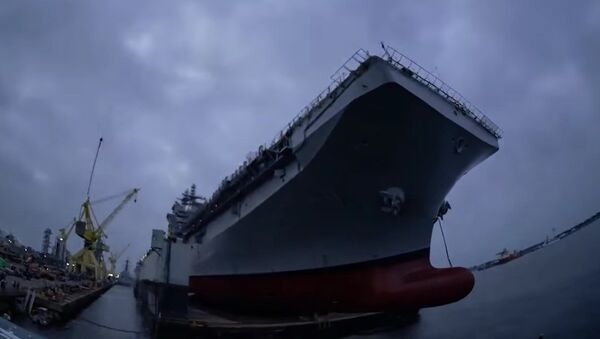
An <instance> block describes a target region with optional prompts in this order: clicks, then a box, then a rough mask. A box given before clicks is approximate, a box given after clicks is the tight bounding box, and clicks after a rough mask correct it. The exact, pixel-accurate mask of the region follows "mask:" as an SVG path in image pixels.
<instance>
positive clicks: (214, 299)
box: [190, 251, 475, 313]
mask: <svg viewBox="0 0 600 339" xmlns="http://www.w3.org/2000/svg"><path fill="white" fill-rule="evenodd" d="M427 252H428V251H427ZM415 255H417V254H415ZM474 282H475V279H474V277H473V274H472V273H471V272H470V271H469V270H467V269H465V268H460V267H455V268H442V269H437V268H433V267H432V266H431V264H430V263H429V254H428V253H427V255H425V256H424V254H422V253H421V254H418V257H416V258H415V257H414V255H411V258H406V257H404V259H393V260H389V259H388V260H385V261H381V262H369V263H364V264H359V265H349V266H341V267H337V268H329V269H317V270H306V271H295V272H282V273H268V274H250V275H235V276H192V277H190V290H191V292H193V293H194V300H196V301H198V302H200V303H203V304H207V305H213V306H217V307H223V308H227V309H243V310H247V311H263V312H264V311H278V312H290V313H303V312H311V313H312V312H379V311H388V312H411V311H416V310H419V309H420V308H423V307H432V306H439V305H444V304H448V303H452V302H455V301H458V300H460V299H462V298H464V297H465V296H467V295H468V294H469V293H470V292H471V290H472V289H473V285H474Z"/></svg>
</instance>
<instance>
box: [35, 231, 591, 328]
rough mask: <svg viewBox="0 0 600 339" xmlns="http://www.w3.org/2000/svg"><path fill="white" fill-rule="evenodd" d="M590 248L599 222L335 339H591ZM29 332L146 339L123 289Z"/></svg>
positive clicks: (132, 302)
mask: <svg viewBox="0 0 600 339" xmlns="http://www.w3.org/2000/svg"><path fill="white" fill-rule="evenodd" d="M598 243H600V221H599V222H596V223H595V224H593V225H590V226H589V227H587V228H586V229H583V230H581V231H579V232H578V233H577V234H574V235H573V236H571V237H568V238H565V239H564V240H561V241H559V242H557V243H554V244H553V245H551V246H549V247H547V248H545V249H543V250H540V251H538V252H535V253H532V254H530V255H527V256H525V257H522V258H520V259H517V260H515V261H512V262H510V263H508V264H506V265H503V266H498V267H494V268H492V269H489V270H487V271H482V272H476V274H475V277H476V283H475V288H474V290H473V292H472V293H471V295H469V296H468V297H467V298H466V299H464V300H462V301H460V302H458V303H455V304H452V305H447V306H444V307H439V308H433V309H425V310H422V311H421V313H420V315H418V316H416V317H412V318H403V319H396V318H394V320H393V321H390V319H387V321H386V322H385V323H379V324H378V326H376V327H373V328H370V329H367V330H365V329H360V330H358V328H361V327H362V326H356V327H355V326H352V329H351V328H346V329H343V331H338V332H337V335H340V334H341V333H344V335H347V334H348V331H354V332H353V334H351V335H350V336H349V337H350V338H403V337H405V338H427V339H429V338H538V337H540V335H542V334H543V335H544V338H597V337H598V333H600V322H598V321H597V319H600V292H598V286H600V262H599V261H598V258H599V257H600V248H598V246H597V244H598ZM354 325H357V324H354ZM104 326H108V327H112V328H116V329H120V330H124V331H126V332H123V331H116V330H114V329H109V328H106V327H104ZM28 327H29V328H31V326H28ZM356 331H359V332H356ZM36 332H38V333H40V334H42V335H44V336H47V337H49V338H86V339H96V338H150V335H149V331H148V330H146V329H144V323H143V321H142V317H141V316H140V314H139V312H138V309H137V308H136V303H135V299H134V297H133V293H132V290H131V288H128V287H123V286H115V287H113V288H112V289H110V290H109V291H108V292H107V293H105V294H104V295H103V296H102V297H100V298H99V299H98V300H97V301H96V302H94V303H93V304H92V305H91V306H90V307H89V308H88V309H86V310H84V311H83V312H82V313H81V315H80V316H79V317H78V318H77V319H75V320H73V321H71V322H69V323H67V324H66V325H65V326H64V328H60V329H56V328H55V329H50V330H43V331H39V330H37V331H36ZM330 334H332V332H330Z"/></svg>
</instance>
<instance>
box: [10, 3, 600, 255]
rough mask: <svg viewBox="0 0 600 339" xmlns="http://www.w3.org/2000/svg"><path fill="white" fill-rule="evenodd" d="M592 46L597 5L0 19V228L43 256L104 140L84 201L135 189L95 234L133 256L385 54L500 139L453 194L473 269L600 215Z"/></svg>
mask: <svg viewBox="0 0 600 339" xmlns="http://www.w3.org/2000/svg"><path fill="white" fill-rule="evenodd" d="M598 36H600V6H598V4H597V3H596V2H578V6H576V7H574V6H572V5H571V4H563V2H559V1H556V2H521V1H510V2H501V3H493V4H490V3H485V4H483V3H480V2H475V1H473V2H452V3H447V4H446V3H434V2H420V3H418V4H417V3H401V4H398V3H397V2H394V1H388V2H385V1H384V2H378V3H377V4H376V5H375V4H374V3H370V2H358V1H356V2H354V1H349V2H348V1H343V2H342V1H339V2H336V1H334V2H328V3H327V4H323V3H321V2H310V1H308V2H302V3H296V4H290V3H285V2H278V1H262V2H252V3H249V2H243V1H240V2H227V3H226V4H225V3H212V4H210V5H209V4H205V3H200V2H191V1H190V2H187V1H177V2H173V3H165V2H158V1H156V2H148V1H138V2H128V3H126V4H123V3H121V2H118V1H108V2H67V1H65V2H52V3H39V2H33V1H32V2H28V1H9V2H4V3H3V4H2V5H0V41H1V42H2V48H0V60H1V61H0V178H2V179H1V180H0V201H1V202H2V203H1V204H0V228H3V229H6V230H9V231H10V230H12V231H13V232H14V233H15V234H16V235H17V236H18V237H19V238H21V240H22V241H23V242H25V243H27V244H30V245H32V246H34V247H39V246H40V244H41V238H42V230H43V229H44V228H45V227H51V228H53V229H54V230H56V229H58V228H60V227H63V226H64V225H66V224H67V223H68V221H69V220H70V219H71V218H72V217H73V216H75V215H76V214H77V213H78V208H79V204H80V203H81V202H82V201H83V199H84V198H85V190H86V184H87V179H88V175H89V170H90V167H91V162H92V160H93V159H92V158H93V155H94V151H95V147H96V143H97V140H98V138H99V137H100V136H102V137H104V139H105V144H104V146H103V149H102V152H101V154H100V158H99V163H98V167H97V169H96V178H95V182H94V186H93V189H92V196H94V197H102V196H106V195H111V194H113V193H115V192H120V191H124V190H125V189H127V188H131V187H141V188H142V191H141V194H140V198H139V200H138V202H137V203H136V204H132V205H130V206H128V207H127V208H126V209H125V211H124V212H123V213H122V215H120V216H119V217H118V218H117V219H116V220H115V221H114V223H113V224H112V225H111V226H110V227H109V230H108V233H109V240H108V241H109V244H110V245H112V246H113V248H115V249H118V248H121V247H124V246H125V245H126V244H127V243H128V242H132V247H131V248H130V250H129V251H128V253H127V254H126V256H129V257H131V258H132V259H136V258H138V257H139V256H140V255H141V254H142V253H143V252H144V251H145V250H146V248H147V246H148V244H149V239H150V230H151V229H152V228H158V227H164V226H165V224H166V220H165V218H164V216H165V214H166V213H167V212H168V210H169V208H170V206H171V203H172V201H173V200H174V199H175V198H176V197H177V196H178V195H179V193H180V192H181V191H183V189H185V188H186V187H187V186H188V185H190V184H191V183H196V184H197V185H198V187H199V190H200V191H201V192H203V193H204V194H206V195H209V194H210V193H211V192H212V190H213V189H214V188H215V187H216V186H217V185H218V183H219V182H220V180H221V178H222V177H224V176H225V175H227V174H229V173H230V172H231V171H232V170H233V169H234V168H236V167H237V166H238V165H239V164H240V163H241V162H242V161H243V159H244V157H245V155H246V154H247V153H248V152H249V151H252V150H254V149H255V148H256V147H257V146H258V145H259V144H261V143H263V142H266V141H269V140H270V139H271V138H272V137H273V136H274V135H275V134H276V133H277V132H278V130H279V129H280V128H281V127H283V126H284V125H285V124H286V123H287V122H288V121H289V120H291V118H292V117H293V116H294V115H295V114H296V113H297V112H298V111H299V110H300V108H301V107H302V106H304V105H305V104H306V103H308V102H309V101H310V100H311V99H312V97H313V96H314V95H316V94H317V93H318V92H320V90H321V89H322V88H323V87H325V86H326V85H327V84H328V81H329V80H328V77H329V75H330V74H331V73H332V72H333V71H334V70H335V69H337V67H338V66H339V65H340V64H341V63H342V62H343V61H344V60H345V59H346V58H347V57H348V56H349V55H350V54H351V53H352V52H354V50H356V49H358V48H361V47H362V48H366V49H369V50H371V51H372V52H377V53H378V52H379V50H378V44H379V41H381V40H383V41H386V42H387V43H388V44H390V45H392V46H395V47H396V48H397V49H399V50H401V51H403V52H405V53H406V54H408V55H409V56H411V57H413V58H414V59H415V60H417V61H418V62H419V63H421V64H423V65H424V66H426V67H427V68H429V69H431V70H433V71H435V72H436V74H438V75H439V76H440V77H441V78H442V79H444V80H445V81H446V82H448V83H450V84H452V85H453V86H454V87H455V88H457V89H458V90H459V91H461V92H462V93H463V94H464V95H465V96H466V97H468V98H469V99H470V100H471V101H472V102H474V103H475V104H477V105H478V106H479V107H480V108H481V109H482V110H483V111H484V112H485V113H486V114H487V115H488V116H490V117H491V118H492V119H493V120H494V121H495V122H496V123H498V125H500V126H501V127H502V128H503V129H504V131H505V138H504V139H502V142H501V150H500V152H498V153H497V154H496V155H494V156H493V157H492V158H491V159H489V160H488V161H486V162H485V163H484V164H482V165H481V166H480V167H478V168H476V169H474V170H473V171H472V172H471V173H469V174H468V175H467V176H465V177H464V178H463V179H462V180H461V181H460V182H459V183H458V184H457V185H456V187H455V188H454V190H453V191H452V193H451V194H450V196H449V200H450V201H451V203H452V205H453V209H452V211H451V212H450V214H449V216H448V218H447V220H446V222H445V224H444V227H445V231H446V235H447V240H448V245H449V246H450V252H451V255H452V256H453V257H454V258H455V261H457V262H459V263H463V264H474V263H477V262H479V261H481V260H483V259H485V258H489V257H491V256H493V255H494V253H495V252H497V251H500V250H501V249H502V248H504V247H508V248H515V247H519V246H525V245H527V244H529V243H531V242H533V241H537V240H539V239H541V238H543V237H545V235H546V234H551V233H552V228H556V229H557V230H559V229H561V227H567V226H569V225H570V224H573V223H575V222H577V221H579V220H580V219H584V218H586V217H587V216H588V215H590V214H592V213H595V212H596V211H597V210H599V209H600V203H599V202H600V187H598V186H599V181H598V174H597V173H600V147H598V146H599V141H598V139H597V135H598V131H597V130H598V126H600V110H599V108H600V99H599V98H600V97H599V96H598V93H600V75H599V74H600V72H599V67H598V65H597V60H600V42H599V41H600V39H598V38H597V37H598ZM113 203H116V202H113ZM110 207H111V206H110V203H107V204H106V206H104V205H101V206H98V207H97V209H98V210H97V213H98V214H100V215H105V214H106V213H107V212H108V211H109V210H110ZM79 242H80V239H78V238H76V237H73V238H72V239H71V240H70V242H69V247H70V248H71V249H72V250H74V249H76V248H77V247H78V246H79ZM441 246H442V244H441V242H440V238H439V233H438V231H437V230H436V232H435V233H434V237H433V239H432V248H433V257H434V258H433V259H434V262H437V263H440V264H443V261H442V260H441V259H440V258H441V254H442V251H443V250H442V247H441Z"/></svg>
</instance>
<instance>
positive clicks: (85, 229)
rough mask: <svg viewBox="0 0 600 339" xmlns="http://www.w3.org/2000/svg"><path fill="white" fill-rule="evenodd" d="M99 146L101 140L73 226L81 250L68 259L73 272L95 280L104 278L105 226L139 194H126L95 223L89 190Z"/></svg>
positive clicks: (106, 247)
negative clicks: (80, 244) (83, 199)
mask: <svg viewBox="0 0 600 339" xmlns="http://www.w3.org/2000/svg"><path fill="white" fill-rule="evenodd" d="M100 146H102V138H100V141H99V142H98V148H97V149H96V156H95V157H94V163H93V165H92V171H91V173H90V179H89V182H88V188H87V194H86V195H87V198H86V200H85V201H84V202H83V204H81V211H80V213H79V219H78V220H77V221H76V222H75V224H74V225H75V233H76V234H77V235H78V236H80V237H81V238H82V239H83V248H82V249H81V250H79V251H78V252H77V253H75V254H73V255H72V256H71V258H70V264H71V267H72V268H73V269H74V270H75V272H78V273H81V274H83V275H84V276H88V277H89V276H92V277H93V278H94V279H95V280H100V279H103V278H104V277H105V276H106V266H105V265H104V254H103V253H104V252H107V251H108V246H106V244H104V242H102V236H106V235H105V230H106V226H108V224H109V223H110V222H111V221H112V220H113V219H114V218H115V216H116V215H117V214H118V213H119V212H120V211H121V210H122V209H123V207H124V206H125V205H126V204H127V203H128V202H129V201H130V200H131V199H133V198H134V197H135V196H136V195H137V193H138V192H139V189H138V188H134V189H132V190H130V191H128V192H126V195H125V198H124V199H123V201H121V203H119V205H117V207H116V208H115V209H114V210H113V211H112V212H111V213H110V214H109V215H108V216H107V217H106V219H104V221H102V222H101V223H99V224H98V222H97V221H95V220H96V217H95V215H94V211H93V209H92V203H91V202H90V189H91V187H92V179H93V177H94V170H95V168H96V162H97V160H98V154H99V153H100ZM104 200H106V199H104ZM134 201H135V200H134ZM96 225H97V226H96Z"/></svg>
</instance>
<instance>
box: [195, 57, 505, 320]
mask: <svg viewBox="0 0 600 339" xmlns="http://www.w3.org/2000/svg"><path fill="white" fill-rule="evenodd" d="M340 87H341V88H342V92H341V94H340V95H338V96H332V97H331V98H330V99H329V100H325V101H324V102H322V103H321V107H320V109H319V110H318V111H317V112H315V113H314V114H312V115H311V117H310V118H308V119H306V120H305V121H303V123H302V125H301V126H299V127H298V128H296V129H295V130H294V131H293V134H292V135H291V138H290V139H291V142H290V144H291V150H292V151H293V156H292V157H291V158H292V160H291V161H289V162H287V163H286V164H285V165H284V166H281V168H277V169H276V170H275V171H274V172H273V175H272V177H270V178H269V179H267V180H266V181H264V182H263V183H261V185H259V186H258V187H256V188H255V189H254V190H253V191H251V192H249V193H247V194H245V195H243V196H242V197H240V198H239V199H238V200H237V201H236V202H235V203H234V204H233V205H232V206H231V207H230V208H228V209H227V210H226V211H224V212H223V213H221V214H220V215H218V216H217V217H216V218H214V219H213V220H211V221H210V222H209V223H207V224H206V225H205V226H204V227H203V228H201V229H200V230H199V231H198V232H197V233H196V234H195V236H193V237H192V239H193V240H194V243H193V244H192V246H191V248H192V249H191V251H192V266H191V273H190V290H191V291H192V292H194V293H195V296H196V298H197V299H198V300H199V301H200V302H207V303H213V304H221V305H225V306H231V305H233V304H235V305H245V306H246V307H248V308H250V309H260V308H265V309H286V310H292V311H302V312H304V311H370V310H407V309H418V308H421V307H425V306H434V305H439V304H444V303H448V302H452V301H455V300H458V299H460V298H462V297H464V296H465V295H466V294H468V293H469V291H470V290H471V288H472V286H473V278H472V275H471V274H470V273H469V272H468V271H466V270H464V269H460V268H453V269H434V268H432V267H431V265H430V264H429V243H430V239H431V231H432V222H433V220H434V219H435V218H436V216H437V214H438V211H439V210H440V207H441V206H442V205H443V203H444V198H445V196H446V194H447V193H448V192H449V190H450V189H451V188H452V186H453V185H454V184H455V183H456V181H457V180H458V179H459V178H460V177H461V176H462V175H464V174H465V173H466V172H467V171H468V170H470V169H471V168H473V167H474V166H476V165H477V164H478V163H480V162H481V161H483V160H484V159H485V158H487V157H488V156H490V155H491V154H493V153H494V152H495V151H496V150H497V149H498V143H497V138H496V136H494V135H493V134H491V133H490V132H489V131H488V130H486V129H485V128H483V127H482V126H481V125H480V124H479V123H477V122H476V121H474V120H473V119H472V118H471V117H468V116H465V115H464V114H462V113H460V112H459V111H457V109H456V107H455V106H454V105H452V104H451V103H449V102H448V101H447V100H445V99H444V98H442V97H441V96H439V95H437V94H436V93H434V92H433V91H431V90H430V89H429V88H426V87H425V86H424V85H423V84H422V83H419V82H417V81H415V80H414V79H413V77H412V75H411V74H410V73H408V72H407V73H403V72H401V71H399V70H398V69H396V68H394V67H393V66H392V65H390V64H389V63H388V62H386V61H384V60H382V59H380V58H377V57H371V58H370V59H368V60H367V61H366V62H364V63H363V64H362V65H361V67H360V68H359V69H358V70H357V72H355V73H353V74H352V75H351V76H350V77H348V78H347V79H346V80H345V81H344V82H343V83H342V86H340Z"/></svg>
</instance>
